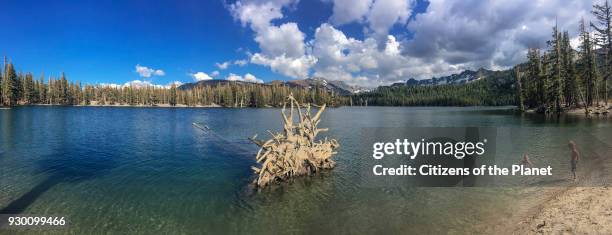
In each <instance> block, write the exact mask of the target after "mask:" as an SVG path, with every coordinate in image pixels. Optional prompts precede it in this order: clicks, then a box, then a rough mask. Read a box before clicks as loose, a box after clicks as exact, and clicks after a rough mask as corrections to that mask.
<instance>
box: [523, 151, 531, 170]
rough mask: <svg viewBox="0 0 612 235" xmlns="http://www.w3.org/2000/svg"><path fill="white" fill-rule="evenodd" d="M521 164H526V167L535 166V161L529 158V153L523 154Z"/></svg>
mask: <svg viewBox="0 0 612 235" xmlns="http://www.w3.org/2000/svg"><path fill="white" fill-rule="evenodd" d="M521 165H523V166H526V167H533V163H532V162H531V159H529V155H527V154H525V155H523V160H521Z"/></svg>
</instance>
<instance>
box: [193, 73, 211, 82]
mask: <svg viewBox="0 0 612 235" xmlns="http://www.w3.org/2000/svg"><path fill="white" fill-rule="evenodd" d="M189 76H191V77H192V78H193V79H194V80H196V81H203V80H212V77H210V76H208V74H206V73H205V72H197V73H190V74H189Z"/></svg>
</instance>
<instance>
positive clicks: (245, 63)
mask: <svg viewBox="0 0 612 235" xmlns="http://www.w3.org/2000/svg"><path fill="white" fill-rule="evenodd" d="M248 63H249V61H248V60H236V61H234V64H235V65H238V66H240V67H242V66H245V65H247V64H248Z"/></svg>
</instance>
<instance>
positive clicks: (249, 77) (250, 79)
mask: <svg viewBox="0 0 612 235" xmlns="http://www.w3.org/2000/svg"><path fill="white" fill-rule="evenodd" d="M225 79H226V80H228V81H241V82H252V83H263V80H261V79H258V78H257V77H255V75H253V74H250V73H247V74H245V75H244V77H243V76H240V75H237V74H233V73H230V74H229V75H228V76H227V77H226V78H225Z"/></svg>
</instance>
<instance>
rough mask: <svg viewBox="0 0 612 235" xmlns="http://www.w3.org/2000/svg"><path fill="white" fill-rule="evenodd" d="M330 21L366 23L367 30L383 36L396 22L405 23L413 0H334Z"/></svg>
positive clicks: (413, 2)
mask: <svg viewBox="0 0 612 235" xmlns="http://www.w3.org/2000/svg"><path fill="white" fill-rule="evenodd" d="M333 3H334V6H333V14H332V16H331V17H330V21H331V22H332V23H333V24H335V25H342V24H347V23H351V22H358V23H367V30H368V31H371V32H372V33H373V34H375V35H376V36H377V38H384V36H386V34H387V32H388V30H389V28H391V27H392V26H393V25H395V24H396V23H399V24H402V25H404V24H406V23H407V21H408V18H410V15H411V12H412V6H413V5H414V4H415V0H376V1H373V0H334V1H333Z"/></svg>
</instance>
